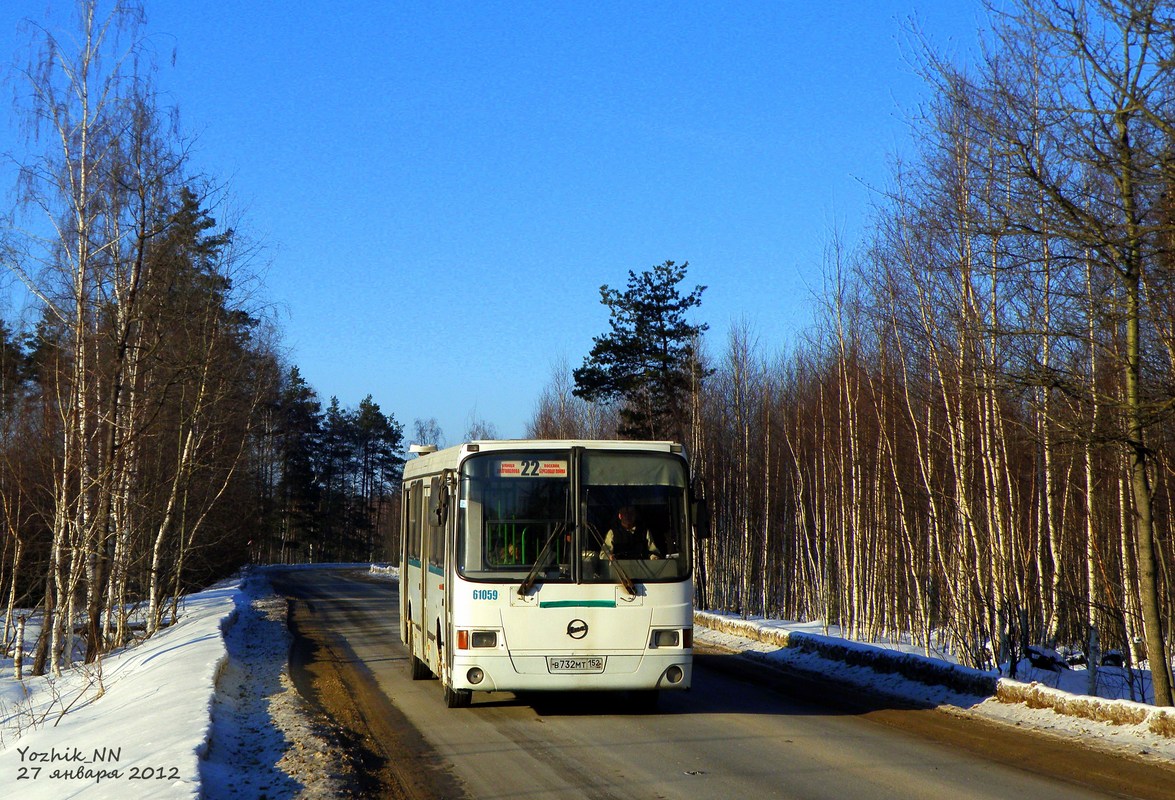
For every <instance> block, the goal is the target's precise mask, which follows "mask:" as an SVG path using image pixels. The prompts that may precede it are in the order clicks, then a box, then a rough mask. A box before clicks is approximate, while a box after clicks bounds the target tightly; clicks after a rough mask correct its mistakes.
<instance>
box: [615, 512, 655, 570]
mask: <svg viewBox="0 0 1175 800" xmlns="http://www.w3.org/2000/svg"><path fill="white" fill-rule="evenodd" d="M616 518H617V521H618V522H619V523H620V524H619V525H613V526H612V528H611V530H609V531H608V533H607V534H606V535H605V536H604V552H605V553H607V554H608V559H609V560H613V559H617V558H640V559H650V558H651V559H657V558H660V557H661V551H660V550H659V549H658V548H657V544H656V542H654V541H653V534H652V532H651V531H650V530H649V529H648V528H647V527H643V526H640V525H638V524H637V513H636V509H635V508H633V507H632V506H624V507H622V508H621V509H620V511H619V512H617V514H616Z"/></svg>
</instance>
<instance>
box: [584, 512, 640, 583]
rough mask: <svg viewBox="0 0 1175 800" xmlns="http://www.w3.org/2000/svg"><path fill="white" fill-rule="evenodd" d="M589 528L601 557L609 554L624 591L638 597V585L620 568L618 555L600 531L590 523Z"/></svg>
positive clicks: (609, 559) (609, 560) (610, 562)
mask: <svg viewBox="0 0 1175 800" xmlns="http://www.w3.org/2000/svg"><path fill="white" fill-rule="evenodd" d="M587 527H588V530H589V531H591V534H592V536H594V537H596V541H597V542H598V543H599V545H600V555H601V556H603V555H604V554H605V553H607V554H608V563H609V564H611V565H612V569H613V571H615V572H616V579H617V580H618V581H619V582H620V585H621V586H623V587H624V591H626V592H628V593H629V594H630V595H632V596H633V597H636V584H635V583H633V582H632V578H630V577H628V573H626V572H625V571H624V570H623V569H622V568H621V567H620V562H619V561H617V560H616V554H615V553H614V552H612V551H611V550H610V549H609V548H608V545H607V544H605V542H604V537H603V536H601V535H600V531H599V529H598V528H596V526H595V525H592V524H591V523H590V522H589V523H588V525H587Z"/></svg>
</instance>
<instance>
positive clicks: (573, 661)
mask: <svg viewBox="0 0 1175 800" xmlns="http://www.w3.org/2000/svg"><path fill="white" fill-rule="evenodd" d="M605 661H606V659H605V658H604V656H588V657H578V658H556V657H555V656H547V670H548V671H549V672H580V673H592V672H603V671H604V662H605Z"/></svg>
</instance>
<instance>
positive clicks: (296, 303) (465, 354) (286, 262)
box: [0, 0, 982, 443]
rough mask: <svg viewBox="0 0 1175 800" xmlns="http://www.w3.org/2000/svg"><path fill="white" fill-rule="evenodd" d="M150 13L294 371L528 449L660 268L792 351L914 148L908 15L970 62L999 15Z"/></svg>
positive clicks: (709, 309)
mask: <svg viewBox="0 0 1175 800" xmlns="http://www.w3.org/2000/svg"><path fill="white" fill-rule="evenodd" d="M46 6H48V7H49V8H51V9H52V15H53V19H55V20H57V21H58V22H62V21H64V20H65V19H66V18H67V8H66V4H65V2H64V0H50V1H49V2H46V1H45V0H28V2H20V1H19V0H18V1H17V2H7V3H4V4H3V5H2V7H0V59H7V58H8V57H9V54H12V53H14V52H15V51H16V50H17V49H18V47H19V46H20V43H21V36H20V34H19V33H18V22H19V21H20V20H21V19H23V18H25V17H32V18H34V19H38V20H43V19H44V9H45V8H46ZM147 14H148V25H147V31H148V33H149V35H150V37H151V42H152V43H153V46H154V48H155V50H156V51H157V52H158V53H159V55H160V62H161V64H162V65H163V66H162V67H161V68H160V71H159V75H158V82H159V84H160V86H161V87H162V88H163V89H164V90H165V91H166V92H167V93H168V95H169V96H170V98H171V100H172V102H173V103H174V104H175V105H177V106H178V107H179V109H180V113H181V118H182V120H183V125H184V128H185V130H186V131H187V132H188V133H189V134H192V135H194V136H195V140H196V142H195V148H196V149H195V154H194V161H193V164H194V166H195V167H196V168H198V169H199V170H201V171H203V172H206V173H208V174H210V175H213V176H215V177H217V178H218V179H220V180H222V181H224V182H227V185H228V189H229V192H230V196H231V198H232V199H231V205H232V207H233V208H234V209H235V210H237V211H239V212H240V213H241V214H242V215H243V221H242V223H241V224H242V226H243V227H244V228H246V229H247V230H248V231H249V233H250V235H251V236H252V237H253V238H255V239H256V240H258V241H259V242H260V243H261V244H262V245H263V250H262V253H261V255H260V256H259V261H258V265H259V266H260V267H263V268H264V273H265V288H264V296H265V297H266V298H267V299H268V301H269V302H270V303H272V304H273V305H274V307H275V308H276V309H277V310H278V315H279V319H280V324H281V327H282V329H283V331H284V334H285V344H286V346H287V347H288V348H289V354H290V359H291V361H292V362H293V363H295V364H297V365H298V366H299V367H300V368H301V369H302V372H303V374H304V375H305V377H306V378H307V380H308V381H309V382H310V383H311V384H312V385H313V386H314V387H315V389H316V390H317V391H318V392H319V394H320V395H321V396H322V398H323V400H324V402H325V401H326V400H328V399H329V398H330V397H331V396H337V397H338V398H339V400H340V401H341V402H342V403H343V404H344V405H348V406H354V405H356V404H357V403H358V402H359V401H360V400H361V399H362V398H363V397H365V396H366V395H368V394H371V395H372V396H373V398H374V399H375V401H376V402H377V403H379V404H380V406H381V408H382V409H383V410H384V411H385V412H387V413H391V414H392V415H394V416H395V418H396V419H397V420H399V421H401V422H402V423H404V424H405V427H406V428H407V429H408V430H409V431H411V429H412V422H413V420H414V419H415V418H418V417H419V418H428V417H436V418H437V420H438V421H439V422H440V424H441V426H442V428H443V429H444V432H445V435H446V438H447V439H448V441H449V442H450V443H452V442H455V441H458V440H459V439H460V438H461V436H462V433H463V432H464V431H465V429H466V427H467V425H468V422H469V420H470V419H471V418H473V417H477V418H480V419H484V420H486V421H488V422H490V423H493V424H494V425H495V426H496V427H497V429H498V432H499V433H500V434H501V435H503V436H521V435H523V434H524V432H525V424H526V421H527V420H528V419H529V418H530V416H531V414H532V412H533V409H534V407H535V403H536V401H537V399H538V396H539V394H540V392H541V390H542V388H543V387H544V386H545V385H546V384H547V383H548V382H549V380H550V377H551V374H552V370H553V368H554V367H555V365H556V364H557V363H558V362H559V361H560V360H566V361H567V362H568V363H569V365H570V366H573V367H574V366H577V365H579V364H580V363H581V361H582V359H583V356H584V355H585V354H586V353H587V351H588V350H589V349H590V348H591V344H592V337H593V336H595V335H599V334H601V333H603V332H605V330H606V329H607V309H606V308H605V307H604V306H602V305H601V304H600V296H599V287H600V285H601V284H609V285H611V286H614V287H623V286H624V285H625V283H626V281H627V274H628V270H635V271H641V270H644V269H647V268H649V267H651V266H653V265H654V264H658V263H661V262H663V261H665V260H667V259H669V260H673V261H677V262H679V263H680V262H683V261H688V262H689V263H690V272H689V275H688V277H687V282H688V286H687V287H686V288H687V289H688V288H690V287H692V286H693V285H694V284H704V285H706V286H708V287H709V288H708V289H707V291H706V293H705V295H704V298H703V303H702V307H701V310H700V312H699V313H698V314H697V315H696V317H695V319H696V320H697V321H705V322H708V323H709V324H710V328H711V329H710V332H709V334H708V339H709V342H710V345H709V346H710V349H711V350H712V351H713V352H721V351H722V350H723V349H724V347H725V340H726V336H727V333H728V331H729V329H730V327H731V325H732V324H734V323H744V322H745V323H746V325H747V326H748V327H749V328H750V329H751V331H752V332H754V333H755V334H757V336H758V340H759V343H760V346H761V348H762V349H763V351H764V352H766V353H771V352H774V351H776V350H786V349H787V348H788V347H789V346H790V345H791V342H792V340H793V338H794V336H795V335H796V334H797V332H798V331H800V330H802V329H803V328H804V327H805V325H806V324H807V322H808V320H809V319H810V318H811V315H812V310H811V306H812V303H811V298H812V296H813V294H815V293H816V292H818V291H819V288H820V282H821V271H820V265H821V259H822V254H823V250H824V247H825V244H826V242H827V241H828V240H829V238H830V236H831V234H832V232H833V230H834V229H836V228H839V229H841V230H842V231H843V232H845V234H846V235H847V236H848V237H849V238H850V239H851V238H852V237H853V236H854V234H855V233H856V232H857V231H859V230H860V227H861V225H862V224H863V222H864V220H865V219H866V216H867V214H868V208H869V205H870V203H871V202H873V201H874V200H875V199H876V197H875V195H873V192H872V190H871V189H870V188H869V187H870V186H880V185H882V184H884V182H885V179H886V176H887V174H888V167H887V164H888V163H889V161H890V158H891V156H892V155H893V154H894V153H896V152H900V151H902V150H903V149H905V148H907V147H908V142H909V137H910V130H909V126H908V124H907V120H908V119H909V118H910V116H911V114H912V112H913V110H914V109H915V108H916V106H917V104H918V102H919V101H920V100H923V99H925V97H926V90H925V87H924V86H923V84H922V82H921V80H920V79H919V78H918V77H917V76H916V75H915V74H914V72H913V70H912V68H911V67H910V66H909V64H908V63H907V58H906V57H905V55H904V54H905V53H906V52H908V50H909V47H908V46H907V43H908V41H909V40H908V37H907V36H906V35H905V34H904V30H905V29H906V28H907V27H908V23H909V20H910V19H911V18H915V17H916V18H917V20H918V23H919V25H920V27H921V28H922V29H923V31H924V32H925V33H926V34H927V35H928V36H929V37H930V38H931V39H932V40H933V41H934V42H936V43H937V44H938V45H939V46H940V48H941V49H944V50H946V51H949V52H955V53H965V52H966V51H968V50H969V49H971V47H972V43H973V41H974V40H975V30H976V29H977V28H978V26H979V25H980V24H981V22H982V17H981V13H980V4H979V2H978V0H952V1H951V2H930V1H929V0H906V1H905V2H902V1H900V0H878V1H876V2H863V1H862V2H846V3H831V4H826V3H813V2H784V1H783V0H779V2H746V3H721V2H678V3H651V2H626V3H619V2H617V3H611V2H595V3H562V2H539V3H513V2H512V3H493V2H488V3H487V2H468V3H423V2H422V3H401V2H376V1H375V0H369V1H366V2H349V3H301V4H298V3H278V2H261V1H260V0H256V1H252V2H232V3H216V4H208V3H197V2H175V1H174V0H172V1H171V2H166V3H165V2H161V1H159V0H156V1H155V2H150V0H148V4H147ZM173 50H174V52H175V60H174V65H173V64H172V63H171V54H172V52H173ZM10 149H17V144H16V143H15V139H14V136H13V133H12V131H11V130H9V129H7V128H0V151H4V150H10ZM12 183H13V176H12V175H11V174H5V173H3V172H0V190H2V191H3V194H2V195H0V197H3V199H4V203H5V205H6V206H7V205H10V203H11V199H10V198H11V192H10V190H9V187H10V186H11V185H12ZM10 313H16V312H15V311H12V312H10Z"/></svg>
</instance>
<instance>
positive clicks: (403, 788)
mask: <svg viewBox="0 0 1175 800" xmlns="http://www.w3.org/2000/svg"><path fill="white" fill-rule="evenodd" d="M275 588H277V589H278V591H279V592H281V593H282V594H285V595H286V597H287V598H288V612H287V625H288V627H289V631H290V634H291V636H292V637H293V643H292V645H291V648H290V662H289V663H290V676H291V678H292V679H293V681H294V685H295V686H296V687H297V689H298V691H299V693H301V695H302V696H303V697H304V698H306V700H307V701H309V702H310V703H311V704H313V705H314V706H315V707H316V708H317V709H318V710H320V711H321V712H322V713H323V714H325V715H326V716H327V717H329V718H330V719H331V720H332V721H333V722H334V723H335V724H336V725H337V726H338V728H339V736H340V737H341V738H342V739H343V742H342V743H343V744H344V745H345V746H346V748H347V750H348V751H349V752H351V753H354V754H357V756H358V758H357V762H358V763H357V765H356V766H357V774H356V776H355V780H356V782H357V783H358V785H357V786H356V787H355V788H356V789H358V790H359V792H360V793H361V795H362V796H370V797H384V798H393V799H394V800H434V799H435V798H441V797H443V798H463V797H466V796H467V795H466V792H465V791H464V789H463V788H462V787H461V786H460V784H459V783H458V782H457V779H456V778H454V777H453V776H452V775H451V774H450V773H449V772H447V771H446V769H445V766H444V764H443V762H442V761H441V759H440V758H439V757H438V756H437V755H436V753H435V752H434V751H433V750H432V748H431V747H430V746H429V744H428V742H427V741H425V739H424V737H423V736H422V735H421V734H420V732H419V731H417V730H416V728H415V727H413V725H412V724H411V723H410V722H408V720H407V719H406V718H405V717H404V715H403V714H402V713H401V712H400V711H399V709H397V708H396V707H395V705H393V704H392V703H391V702H390V701H389V700H388V698H387V697H385V696H384V695H383V694H382V693H380V692H379V691H378V689H377V688H376V683H375V681H374V680H373V679H372V677H371V673H370V671H369V670H368V669H367V667H366V665H365V664H364V663H363V662H362V661H361V660H360V659H359V658H357V657H356V656H355V654H354V653H353V652H351V650H350V648H349V647H348V646H347V644H346V642H344V641H343V640H342V639H341V638H340V637H338V636H336V635H335V634H334V633H333V632H332V631H329V630H325V629H323V628H321V627H320V626H318V625H316V623H315V620H314V616H313V614H312V613H311V610H310V606H309V605H308V604H309V603H311V602H312V601H310V600H307V599H304V598H300V597H298V596H297V594H296V589H295V587H294V586H292V585H284V586H280V587H275Z"/></svg>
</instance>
